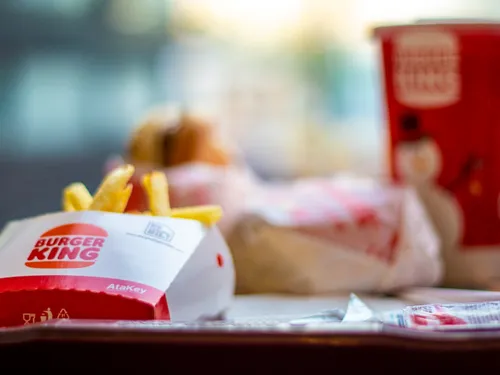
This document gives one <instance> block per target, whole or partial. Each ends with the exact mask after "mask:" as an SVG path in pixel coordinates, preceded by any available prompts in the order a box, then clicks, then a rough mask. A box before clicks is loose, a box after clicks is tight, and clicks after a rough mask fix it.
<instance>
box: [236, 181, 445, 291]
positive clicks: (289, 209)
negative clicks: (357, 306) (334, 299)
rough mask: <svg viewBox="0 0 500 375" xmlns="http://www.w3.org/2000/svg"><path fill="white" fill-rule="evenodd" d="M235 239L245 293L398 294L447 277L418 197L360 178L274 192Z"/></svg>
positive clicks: (251, 206) (249, 210) (252, 204)
mask: <svg viewBox="0 0 500 375" xmlns="http://www.w3.org/2000/svg"><path fill="white" fill-rule="evenodd" d="M227 241H228V244H229V247H230V249H231V252H232V253H233V258H234V262H235V268H236V273H237V275H238V277H237V291H238V292H242V293H254V292H260V293H262V292H264V293H283V292H284V293H304V294H314V293H330V292H351V291H391V290H395V289H399V288H404V287H407V286H427V285H429V286H430V285H434V284H436V283H438V282H439V281H440V277H441V260H440V255H439V241H438V238H437V236H436V234H435V232H434V230H433V228H432V226H431V224H430V221H429V219H428V218H427V215H426V213H425V211H424V209H423V207H422V206H421V204H420V202H419V200H418V198H417V196H416V194H415V193H414V191H413V190H412V189H409V188H402V187H398V186H390V185H383V184H378V183H375V182H374V181H371V180H367V179H361V178H356V177H336V178H332V179H307V180H299V181H297V182H295V183H291V184H282V185H271V186H266V187H265V188H263V189H262V190H261V191H260V193H259V194H256V195H254V196H253V197H252V200H250V201H249V202H248V204H247V206H246V208H245V210H244V215H243V216H242V219H241V220H240V222H239V224H238V225H237V226H236V227H235V229H234V231H233V232H232V233H231V234H230V235H229V236H228V238H227Z"/></svg>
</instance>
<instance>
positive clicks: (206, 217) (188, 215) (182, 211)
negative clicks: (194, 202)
mask: <svg viewBox="0 0 500 375" xmlns="http://www.w3.org/2000/svg"><path fill="white" fill-rule="evenodd" d="M171 217H174V218H178V219H191V220H197V221H199V222H201V223H203V224H205V225H207V226H212V225H215V224H217V223H218V222H219V220H220V219H221V218H222V208H221V207H220V206H195V207H182V208H173V209H172V211H171Z"/></svg>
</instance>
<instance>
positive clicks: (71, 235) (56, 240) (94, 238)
mask: <svg viewBox="0 0 500 375" xmlns="http://www.w3.org/2000/svg"><path fill="white" fill-rule="evenodd" d="M106 237H108V233H107V232H106V231H105V230H104V229H102V228H100V227H98V226H95V225H92V224H83V223H75V224H66V225H61V226H59V227H56V228H53V229H51V230H49V231H47V232H45V233H44V234H42V235H41V236H40V238H39V239H38V241H37V242H36V243H35V245H34V247H33V249H32V250H31V252H30V254H29V256H28V259H27V261H26V263H25V265H26V266H27V267H30V268H85V267H90V266H92V265H93V264H94V263H95V262H96V260H97V258H98V257H99V252H100V250H101V248H102V247H103V246H104V241H105V240H106Z"/></svg>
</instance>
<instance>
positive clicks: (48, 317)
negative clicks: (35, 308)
mask: <svg viewBox="0 0 500 375" xmlns="http://www.w3.org/2000/svg"><path fill="white" fill-rule="evenodd" d="M52 318H53V315H52V311H50V307H49V308H47V310H45V311H44V312H43V313H42V315H40V321H41V322H45V321H46V320H51V319H52Z"/></svg>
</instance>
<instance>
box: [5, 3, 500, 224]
mask: <svg viewBox="0 0 500 375" xmlns="http://www.w3.org/2000/svg"><path fill="white" fill-rule="evenodd" d="M485 16H488V17H496V16H500V4H499V3H498V1H496V0H474V1H473V0H433V1H430V0H420V1H406V0H377V1H374V0H350V1H341V0H271V1H269V0H267V1H264V0H141V1H137V0H107V1H106V0H1V1H0V179H1V185H0V191H1V193H2V194H0V225H3V223H5V221H7V220H10V219H13V218H19V217H23V216H28V215H34V214H38V213H41V212H47V211H55V210H58V209H59V205H60V192H61V188H63V187H64V186H65V185H66V184H67V183H69V182H71V181H76V180H81V181H85V183H86V184H88V186H89V188H91V189H94V188H95V187H96V185H97V183H98V182H99V180H100V179H101V177H102V173H103V164H104V162H105V160H106V159H107V158H108V157H109V156H110V155H113V154H117V153H120V152H122V150H123V148H124V145H125V143H126V140H127V137H128V136H129V133H130V131H131V129H132V127H133V126H134V125H136V123H137V121H138V119H139V118H140V117H141V115H143V114H144V113H145V112H146V111H147V110H148V109H150V108H151V107H152V106H156V105H158V104H163V103H166V102H175V103H180V104H182V105H184V106H186V107H188V108H193V109H195V110H197V111H203V112H204V113H206V115H207V116H210V118H212V119H213V120H214V121H215V123H216V124H217V125H218V126H220V128H221V131H222V133H223V134H224V135H225V136H226V137H228V138H229V139H231V141H232V142H234V143H235V145H237V146H238V147H239V148H240V149H241V150H242V152H243V155H244V156H245V158H246V159H247V160H248V162H249V163H250V165H251V166H252V167H253V168H254V169H255V170H256V172H257V173H258V174H260V175H261V176H263V177H266V178H290V177H297V176H305V175H315V174H327V173H331V172H335V171H338V170H346V169H349V170H355V171H359V172H361V173H371V174H381V173H383V171H384V160H385V154H384V137H385V132H384V122H383V118H384V113H383V101H382V97H383V96H382V95H383V93H382V90H381V87H380V79H381V77H380V73H379V66H378V53H377V52H378V51H377V44H376V43H375V42H374V41H373V40H371V29H372V27H373V26H375V25H378V24H395V23H406V22H412V21H414V20H415V19H418V18H441V17H447V18H450V17H453V18H459V17H478V18H479V17H481V18H484V17H485Z"/></svg>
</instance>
